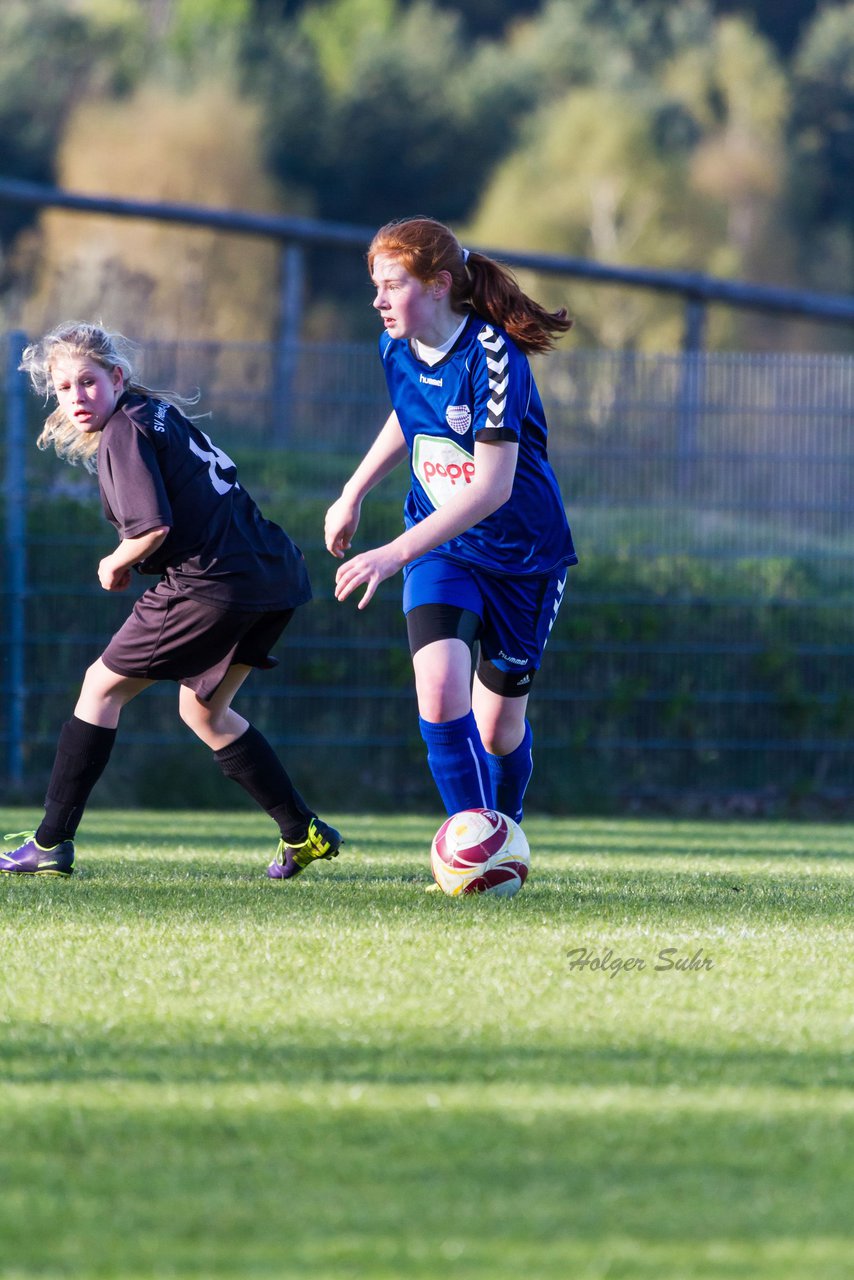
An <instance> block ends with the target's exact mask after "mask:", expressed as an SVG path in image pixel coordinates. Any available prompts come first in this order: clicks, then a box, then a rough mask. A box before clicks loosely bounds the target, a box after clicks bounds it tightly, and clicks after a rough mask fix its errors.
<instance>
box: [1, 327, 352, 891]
mask: <svg viewBox="0 0 854 1280" xmlns="http://www.w3.org/2000/svg"><path fill="white" fill-rule="evenodd" d="M21 367H22V368H23V369H26V370H27V371H28V372H29V374H30V377H31V380H32V382H33V385H34V387H35V388H36V390H37V391H39V392H41V393H42V394H50V395H53V396H55V397H56V401H57V407H56V409H55V410H54V411H53V413H51V415H50V416H49V417H48V419H47V422H46V423H45V426H44V429H43V431H42V433H41V436H40V437H39V440H38V443H39V446H40V447H41V448H48V447H49V446H53V447H54V448H55V450H56V452H57V453H58V454H59V455H60V457H64V458H67V459H68V460H69V461H70V462H72V463H74V462H80V463H82V464H83V465H84V466H86V467H88V469H89V470H91V471H97V474H98V484H99V488H100V493H101V503H102V505H103V509H104V515H105V516H106V518H107V519H108V520H109V522H110V523H111V524H112V525H113V526H114V527H115V529H116V531H117V533H118V535H119V539H120V541H119V544H118V546H117V547H116V548H115V549H114V550H113V551H112V552H111V553H110V554H109V555H107V556H105V557H104V559H103V560H101V562H100V564H99V566H98V579H99V581H100V584H101V586H102V587H103V588H104V590H105V591H123V590H124V589H125V588H126V587H127V586H128V585H129V584H130V581H131V570H132V569H136V570H138V571H139V572H140V573H144V574H153V575H154V576H155V577H156V578H157V579H158V581H157V582H156V584H155V585H153V586H151V587H149V589H148V590H147V591H145V592H144V593H143V595H141V596H140V597H139V599H138V600H137V601H136V603H135V604H134V607H133V611H132V613H131V615H130V617H129V618H128V619H127V620H126V622H125V623H124V625H123V626H122V627H121V628H120V629H119V630H118V631H117V632H116V634H115V635H114V636H113V638H112V639H111V640H110V642H109V644H108V645H107V646H106V648H105V649H104V651H103V653H102V654H101V656H100V657H99V658H97V659H96V660H95V662H94V663H93V664H92V665H91V666H90V667H89V669H88V670H87V672H86V675H85V677H84V680H83V686H82V688H81V690H80V695H79V697H78V700H77V705H76V706H75V708H74V714H73V715H72V717H71V719H70V720H67V721H66V722H65V724H63V726H62V729H61V732H60V735H59V744H58V746H57V751H56V757H55V760H54V764H53V770H52V773H51V776H50V781H49V783H48V789H47V797H46V800H45V812H44V816H43V818H42V820H41V822H40V824H39V826H38V829H37V830H36V831H34V832H33V833H32V834H28V833H26V832H22V833H21V836H22V837H23V838H24V843H23V844H21V845H20V846H19V847H18V848H17V849H15V851H14V852H13V853H9V854H7V855H6V856H5V857H0V872H2V873H6V874H9V875H40V876H68V875H70V874H71V873H72V871H73V869H74V838H75V835H76V832H77V827H78V824H79V823H80V820H81V818H82V816H83V811H84V809H85V806H86V802H87V800H88V798H89V794H90V792H91V790H92V788H93V787H94V785H95V783H96V782H97V781H98V779H99V778H100V777H101V774H102V773H103V771H104V769H105V768H106V766H107V762H108V760H109V758H110V754H111V752H112V749H113V743H114V741H115V737H116V729H117V726H118V723H119V717H120V715H121V712H122V709H123V707H125V706H126V704H127V703H128V702H130V700H131V699H132V698H135V697H136V696H137V694H139V693H141V692H142V690H143V689H146V688H148V687H149V686H150V685H151V684H153V683H154V682H155V681H157V680H172V681H175V682H176V683H177V684H178V685H179V686H180V691H179V694H178V711H179V714H180V716H181V719H182V720H183V721H184V723H185V724H186V725H188V727H189V728H190V729H192V730H193V732H194V733H195V734H196V735H197V737H199V738H200V739H201V741H202V742H203V743H205V744H206V746H208V747H209V748H210V750H211V751H212V752H213V755H214V758H215V760H216V762H217V764H218V765H219V767H220V769H221V771H222V773H223V774H224V775H225V777H227V778H231V779H232V780H233V781H235V782H237V783H238V784H239V785H240V786H242V787H243V788H244V790H245V791H247V792H248V793H249V795H250V796H252V798H253V799H254V800H255V801H256V802H257V803H258V804H259V805H260V806H261V808H263V809H264V810H265V811H266V812H267V813H268V814H269V815H270V817H271V818H272V819H273V821H274V822H275V823H276V825H277V826H278V828H279V834H280V837H281V838H280V840H279V845H278V849H277V852H276V856H275V858H274V860H273V862H272V863H271V864H270V866H269V867H268V870H267V874H268V875H269V876H270V878H271V879H274V880H287V879H291V878H292V877H293V876H295V875H298V874H299V873H300V872H301V871H302V870H303V869H304V868H305V867H307V866H308V865H309V864H310V863H311V862H313V861H314V860H316V859H318V858H330V857H334V856H335V855H336V854H337V852H338V847H339V845H340V844H341V836H340V835H339V833H338V832H337V831H335V830H334V828H332V827H330V826H327V824H326V823H324V822H323V821H321V819H320V818H318V817H317V815H316V814H315V813H314V812H313V811H312V810H311V809H309V808H308V806H307V805H306V803H305V801H304V800H303V799H302V797H301V796H300V795H299V793H298V792H297V791H296V789H295V788H294V786H293V784H292V783H291V780H290V778H289V777H288V774H287V773H286V771H285V769H284V768H283V766H282V764H281V763H280V761H279V759H278V757H277V755H276V753H275V752H274V751H273V748H272V747H271V746H270V744H269V743H268V742H267V740H266V738H264V736H263V735H262V734H261V733H259V732H258V730H257V729H255V728H254V726H253V725H251V724H249V722H248V721H247V720H245V719H244V718H243V716H241V715H239V714H238V712H236V711H235V710H234V708H233V707H232V705H231V704H232V701H233V700H234V697H235V695H236V694H237V692H238V690H239V689H240V687H241V685H242V684H243V682H244V681H245V680H246V678H247V676H248V675H249V673H250V671H251V670H252V668H253V667H260V668H262V669H263V668H266V667H272V666H275V665H276V660H275V659H274V658H271V657H270V656H269V650H270V649H271V647H272V646H273V645H274V644H275V643H276V641H277V640H278V638H279V636H280V635H281V633H282V632H283V631H284V629H285V627H286V626H287V625H288V623H289V622H290V620H291V617H292V616H293V613H294V611H295V610H296V609H297V608H298V607H299V606H300V605H302V604H305V603H306V602H307V601H308V600H309V599H310V598H311V586H310V584H309V580H308V574H307V572H306V568H305V562H304V560H303V556H302V553H301V551H300V550H299V548H298V547H297V546H295V544H294V543H293V542H292V541H291V539H290V538H289V537H288V535H287V534H286V533H285V531H284V530H283V529H281V528H280V527H279V526H278V525H277V524H274V523H273V522H272V521H271V520H266V519H265V518H264V517H263V515H262V514H261V512H260V511H259V509H258V507H257V506H256V505H255V503H254V502H253V500H252V498H251V497H250V496H249V494H248V493H247V492H246V490H245V489H244V488H243V487H242V486H241V485H240V484H239V483H238V481H237V474H236V470H235V466H234V463H233V462H232V461H231V459H230V458H229V457H228V456H227V455H226V454H225V453H223V451H222V450H221V449H218V448H217V446H216V445H215V444H214V443H213V442H212V441H211V440H210V439H209V437H208V436H207V435H205V433H204V432H203V431H201V430H200V429H199V427H198V425H197V424H196V423H195V422H192V421H191V420H190V419H189V418H187V417H186V416H185V415H184V414H183V413H182V412H181V411H180V409H179V408H178V407H177V406H176V405H175V404H173V403H171V400H170V398H164V396H163V395H161V394H160V393H157V392H152V391H149V390H148V389H147V388H146V387H143V386H142V385H141V384H140V383H139V382H137V381H135V380H134V375H133V367H132V363H131V359H130V348H129V346H128V344H127V343H126V342H125V341H124V339H122V338H121V337H120V335H117V334H110V333H107V332H105V331H104V330H103V329H101V328H99V327H98V326H96V325H89V324H69V325H63V326H61V327H60V328H58V329H56V330H54V331H53V332H52V333H49V334H47V335H46V336H45V337H44V338H43V339H42V340H41V341H40V342H38V343H34V344H33V345H32V346H30V347H28V348H27V349H26V351H25V352H24V359H23V363H22V366H21ZM7 838H9V839H11V838H13V837H7Z"/></svg>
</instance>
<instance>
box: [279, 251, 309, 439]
mask: <svg viewBox="0 0 854 1280" xmlns="http://www.w3.org/2000/svg"><path fill="white" fill-rule="evenodd" d="M281 264H282V265H281V282H280V288H279V333H278V344H277V348H276V361H275V370H274V383H273V405H272V408H273V439H274V440H276V441H277V442H278V443H280V444H282V443H284V441H285V440H286V439H287V437H288V434H289V430H288V429H289V426H290V423H289V416H290V413H291V410H292V406H293V403H294V395H293V390H294V387H293V383H294V374H295V373H296V364H297V353H298V351H299V341H300V336H301V334H302V304H303V289H304V276H305V250H304V249H303V247H302V245H301V244H298V243H296V242H295V241H292V242H291V243H289V244H286V245H284V246H283V248H282V257H281Z"/></svg>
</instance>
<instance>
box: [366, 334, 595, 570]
mask: <svg viewBox="0 0 854 1280" xmlns="http://www.w3.org/2000/svg"><path fill="white" fill-rule="evenodd" d="M380 354H381V355H382V360H383V367H384V369H385V375H386V381H387V383H388V389H389V395H390V397H391V402H392V405H393V407H394V410H395V413H396V414H397V417H398V420H399V422H400V425H401V428H402V430H403V434H404V436H405V438H406V443H407V445H408V447H409V457H410V471H411V483H410V490H409V493H408V495H407V498H406V502H405V504H404V520H405V523H406V527H407V528H411V527H412V525H414V524H417V523H418V522H419V521H421V520H423V519H425V517H426V516H429V515H430V514H431V512H433V511H435V510H438V508H439V507H441V506H442V505H443V504H444V503H445V502H446V501H447V500H448V498H450V497H451V495H452V494H453V493H455V492H456V491H457V490H458V489H459V487H460V486H461V485H466V484H470V483H471V481H472V479H473V477H474V469H475V463H474V445H475V440H510V441H517V442H518V445H519V458H518V462H517V466H516V476H515V479H514V482H513V492H512V493H511V495H510V498H509V499H508V501H507V502H505V503H504V505H503V506H501V507H499V508H498V510H497V511H494V512H493V513H492V515H490V516H487V517H486V519H485V520H481V521H480V523H479V524H476V525H474V526H473V527H472V528H471V529H467V530H466V531H465V532H464V533H461V534H459V535H458V536H457V537H456V538H452V539H450V541H448V542H445V543H443V544H442V545H441V546H440V547H437V548H436V551H435V552H433V553H432V554H434V555H435V554H440V555H444V556H447V557H448V558H449V559H451V560H457V561H460V562H462V563H464V564H469V565H473V566H475V567H477V568H479V569H482V570H484V571H486V572H488V573H495V574H502V575H514V576H515V575H522V574H525V575H527V574H547V573H550V572H551V571H552V570H553V569H556V568H557V567H558V566H560V565H567V564H576V563H577V560H578V557H577V556H576V554H575V549H574V547H573V544H572V535H571V533H570V530H569V525H568V523H567V519H566V512H565V510H564V506H563V499H562V498H561V494H560V489H559V487H558V483H557V478H556V477H555V474H554V472H553V470H552V468H551V464H550V463H549V460H548V452H547V446H546V436H547V428H546V420H545V414H544V412H543V406H542V402H541V400H540V395H539V392H538V390H537V386H536V383H535V382H534V378H533V375H532V373H531V367H530V365H529V363H528V360H527V358H526V356H525V355H524V353H523V352H522V351H520V350H519V348H518V347H517V346H516V345H515V343H514V342H513V341H512V339H511V338H510V337H508V335H507V334H506V333H505V332H504V331H503V330H502V329H499V328H496V327H495V326H494V325H491V324H487V323H486V322H485V321H484V320H483V319H481V318H480V317H479V316H477V315H472V316H470V317H469V319H468V321H467V323H466V326H465V328H464V329H463V331H462V333H461V334H460V336H459V338H458V339H457V341H456V342H455V343H454V346H453V347H452V348H451V350H450V351H449V352H448V353H447V355H445V356H444V357H443V358H442V359H441V360H440V361H439V363H438V364H433V365H429V364H426V363H425V362H424V361H422V360H420V359H419V358H418V357H417V356H416V355H415V353H414V351H413V349H412V345H411V343H410V342H408V341H406V340H404V339H400V338H391V337H389V335H388V334H382V336H381V337H380Z"/></svg>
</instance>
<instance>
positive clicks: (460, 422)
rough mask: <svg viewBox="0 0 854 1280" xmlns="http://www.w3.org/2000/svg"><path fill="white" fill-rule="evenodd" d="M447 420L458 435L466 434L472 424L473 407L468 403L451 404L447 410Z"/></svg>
mask: <svg viewBox="0 0 854 1280" xmlns="http://www.w3.org/2000/svg"><path fill="white" fill-rule="evenodd" d="M445 421H446V422H447V424H448V426H449V427H450V428H451V430H452V431H455V432H456V434H457V435H458V436H464V435H465V433H466V432H467V431H468V429H469V427H470V426H471V409H470V408H469V407H468V405H467V404H449V405H448V407H447V409H446V410H445Z"/></svg>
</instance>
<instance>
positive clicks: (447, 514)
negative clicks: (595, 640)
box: [326, 218, 576, 821]
mask: <svg viewBox="0 0 854 1280" xmlns="http://www.w3.org/2000/svg"><path fill="white" fill-rule="evenodd" d="M368 266H369V269H370V272H371V277H372V280H373V283H374V287H375V289H376V296H375V298H374V303H373V305H374V307H375V309H376V310H377V312H378V313H379V315H380V318H381V320H382V322H383V328H384V333H383V334H382V336H381V338H380V355H381V357H382V361H383V367H384V370H385V374H386V381H387V383H388V389H389V395H390V398H391V403H392V412H391V414H390V416H389V418H388V419H387V421H386V423H385V426H384V427H383V428H382V430H381V431H380V434H379V436H378V437H377V439H376V440H375V441H374V443H373V445H372V446H371V448H370V449H369V450H368V452H367V454H366V455H365V457H364V458H363V460H362V462H361V463H360V465H359V466H358V467H357V469H356V471H355V472H354V474H353V475H352V477H351V478H350V480H348V482H347V483H346V485H345V486H344V489H343V491H342V494H341V497H340V498H339V499H338V500H337V501H336V502H335V503H334V504H333V505H332V507H330V509H329V511H328V512H327V515H326V546H327V548H328V550H329V551H330V552H331V554H332V555H333V556H336V557H337V558H339V559H343V558H344V555H345V553H346V552H347V551H348V550H349V549H350V547H351V544H352V540H353V537H354V535H355V533H356V529H357V526H358V523H359V517H360V512H361V506H362V502H363V500H364V498H365V496H366V494H367V493H368V492H369V491H370V490H371V489H372V488H373V487H374V486H375V485H376V484H378V483H379V481H380V480H382V479H383V478H384V477H385V476H386V475H388V474H389V472H390V471H392V470H393V469H394V468H395V467H396V466H397V465H398V464H399V463H401V462H402V461H403V460H404V459H405V458H408V459H409V467H410V489H409V493H408V495H407V498H406V502H405V506H404V524H405V531H404V532H403V533H402V534H401V535H400V537H398V538H395V539H394V541H393V542H389V543H387V544H386V545H384V546H381V547H377V548H375V549H373V550H370V551H363V552H361V553H360V554H358V555H355V556H353V557H352V559H349V560H347V561H346V562H345V563H344V564H342V565H341V567H340V568H339V569H338V572H337V574H336V589H335V594H336V597H337V599H338V600H344V599H346V598H347V597H348V596H349V595H351V594H352V592H354V591H355V590H357V588H359V587H364V588H365V590H364V593H363V595H362V597H361V599H360V601H359V606H358V607H359V608H360V609H363V608H364V607H365V606H366V605H367V604H368V602H369V601H370V600H371V598H372V597H373V595H374V593H375V591H376V589H377V587H378V586H379V584H380V583H381V582H383V581H384V580H385V579H386V578H390V577H391V576H392V575H393V574H395V573H397V572H398V570H400V569H402V570H403V573H404V587H403V609H404V613H405V615H406V623H407V631H408V635H409V644H410V650H411V653H412V661H413V668H414V672H415V685H416V692H417V696H418V710H419V719H420V728H421V733H422V736H423V738H424V741H425V743H426V746H427V759H428V762H429V765H430V769H431V771H432V774H433V777H434V780H435V782H436V785H437V787H438V790H439V794H440V796H441V798H442V801H443V803H444V806H445V809H446V810H447V812H448V813H449V814H453V813H457V812H459V811H460V810H463V809H471V808H497V809H498V810H500V811H501V812H502V813H506V814H509V815H510V816H511V817H513V818H515V819H516V820H517V821H518V820H520V819H521V816H522V805H523V796H524V794H525V789H526V787H527V785H528V781H529V779H530V777H531V772H532V767H533V766H532V757H531V742H532V734H531V726H530V724H529V722H528V720H527V715H526V712H527V704H528V695H529V692H530V688H531V684H532V681H533V679H534V676H535V673H536V671H537V670H538V668H539V666H540V662H541V659H542V653H543V649H544V647H545V644H546V640H547V638H548V635H549V632H550V630H551V627H552V625H553V623H554V620H555V618H556V616H557V612H558V609H559V607H560V604H561V600H562V598H563V593H564V587H565V584H566V570H567V566H568V565H571V564H575V563H576V555H575V550H574V548H573V544H572V536H571V534H570V530H569V526H568V524H567V520H566V514H565V511H564V505H563V500H562V498H561V495H560V491H559V488H558V484H557V480H556V478H555V475H554V472H553V471H552V468H551V466H550V464H549V460H548V454H547V448H546V421H545V416H544V414H543V407H542V403H541V401H540V396H539V393H538V391H537V387H536V384H535V382H534V379H533V377H532V374H531V369H530V365H529V363H528V359H527V357H528V355H529V354H530V353H532V352H536V351H546V350H548V349H549V348H550V347H551V346H552V344H553V340H554V337H555V335H557V334H561V333H565V332H566V331H567V330H568V329H569V327H570V325H571V321H570V320H569V319H568V318H567V314H566V311H565V310H561V311H557V312H548V311H546V310H545V309H544V308H543V307H541V306H540V305H539V304H538V303H536V302H534V301H533V299H531V298H529V297H528V296H527V295H526V294H525V293H523V292H522V290H521V289H520V288H519V286H518V284H517V283H516V281H515V279H514V278H513V276H512V275H511V274H510V273H509V272H508V271H507V270H506V269H505V268H504V267H502V266H501V265H500V264H499V263H497V262H495V261H494V260H493V259H491V258H489V257H487V256H486V255H484V254H480V253H469V252H467V251H466V250H464V249H462V248H461V246H460V244H459V242H458V241H457V239H456V238H455V236H454V235H453V234H452V232H451V231H450V230H449V229H448V228H447V227H445V226H443V225H442V224H441V223H439V222H436V221H434V220H433V219H430V218H408V219H405V220H403V221H400V222H392V223H389V224H388V225H387V226H384V227H382V228H381V229H380V230H379V231H378V232H377V234H376V235H375V236H374V239H373V241H372V242H371V246H370V249H369V252H368ZM476 642H477V644H478V645H479V656H478V661H477V667H476V672H475V675H474V680H473V681H472V675H471V664H472V653H473V649H474V645H475V643H476Z"/></svg>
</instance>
